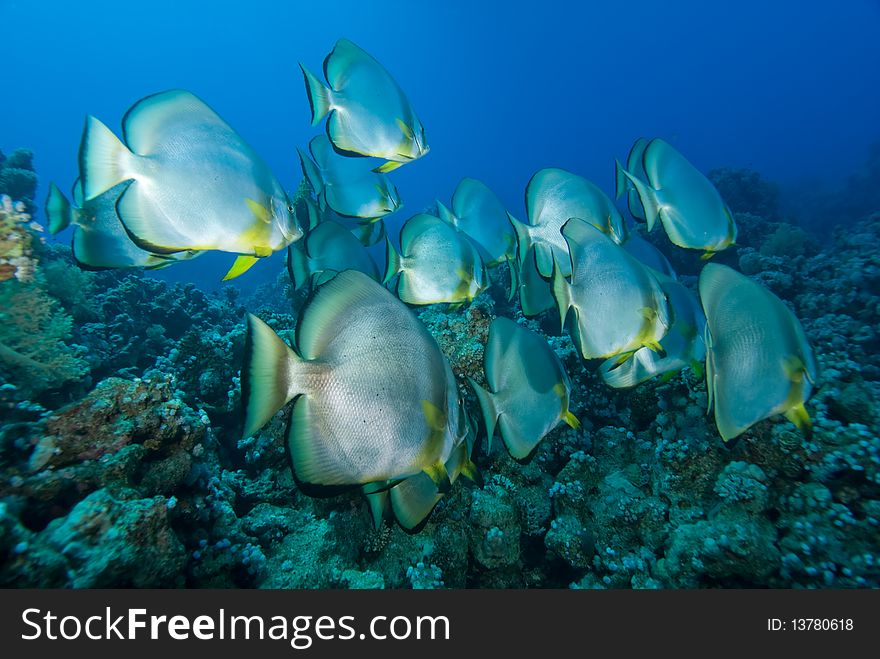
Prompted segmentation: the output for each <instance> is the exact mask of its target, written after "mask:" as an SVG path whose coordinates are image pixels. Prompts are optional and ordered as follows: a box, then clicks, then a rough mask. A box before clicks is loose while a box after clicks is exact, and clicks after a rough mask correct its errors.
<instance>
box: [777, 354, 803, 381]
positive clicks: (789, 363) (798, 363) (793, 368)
mask: <svg viewBox="0 0 880 659" xmlns="http://www.w3.org/2000/svg"><path fill="white" fill-rule="evenodd" d="M782 368H783V370H784V371H785V376H786V377H787V378H788V379H789V380H790V381H791V382H793V383H795V384H799V383H800V382H803V379H804V375H805V374H806V372H807V368H806V366H804V362H803V361H802V360H801V358H800V357H798V356H797V355H789V356H787V357H785V358H784V359H783V361H782Z"/></svg>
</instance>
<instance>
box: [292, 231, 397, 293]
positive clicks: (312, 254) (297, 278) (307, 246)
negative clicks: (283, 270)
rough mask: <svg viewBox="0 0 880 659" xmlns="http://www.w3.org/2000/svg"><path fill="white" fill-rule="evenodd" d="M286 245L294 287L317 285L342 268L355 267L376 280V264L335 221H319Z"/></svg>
mask: <svg viewBox="0 0 880 659" xmlns="http://www.w3.org/2000/svg"><path fill="white" fill-rule="evenodd" d="M287 249H288V252H287V270H288V273H289V274H290V280H291V281H292V282H293V285H294V288H295V289H300V288H302V287H303V286H305V285H312V286H318V285H320V284H322V283H324V282H325V281H327V280H328V279H330V278H331V277H333V276H334V275H335V274H336V273H338V272H342V271H343V270H357V271H358V272H363V273H364V274H365V275H367V276H368V277H370V278H371V279H374V280H376V281H378V280H379V276H380V275H379V268H378V267H377V266H376V262H375V261H373V259H372V257H371V256H370V254H369V252H368V251H367V249H366V248H365V247H364V246H363V244H361V242H360V241H359V240H358V239H357V237H356V236H355V235H354V234H353V233H352V232H351V231H349V230H348V229H346V228H345V227H343V226H340V225H339V224H337V223H336V222H329V221H328V222H321V223H320V224H318V226H316V227H315V228H314V229H312V230H311V231H309V235H308V236H306V238H305V240H301V241H299V242H297V243H294V244H293V245H291V246H290V247H288V248H287Z"/></svg>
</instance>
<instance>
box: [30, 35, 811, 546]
mask: <svg viewBox="0 0 880 659" xmlns="http://www.w3.org/2000/svg"><path fill="white" fill-rule="evenodd" d="M300 66H301V68H302V73H303V76H304V79H305V86H306V92H307V96H308V100H309V105H310V107H311V115H312V116H311V121H312V126H316V125H318V124H319V123H320V122H321V121H323V120H324V119H325V118H326V124H325V126H326V134H319V135H317V136H316V137H314V139H312V140H311V141H310V142H309V144H308V145H307V148H305V149H298V153H299V159H300V163H301V166H302V173H303V177H304V179H303V180H304V185H305V186H307V189H308V191H307V192H306V193H305V194H299V195H296V196H294V195H290V194H288V193H287V192H286V191H285V189H284V188H283V186H282V185H281V183H280V182H279V180H278V179H277V178H276V177H275V175H274V174H273V173H272V171H271V170H270V169H269V167H268V165H267V164H266V163H265V162H264V161H263V160H262V159H261V158H260V156H259V155H258V154H257V153H256V152H255V151H254V150H253V149H252V148H251V147H250V146H249V145H248V144H247V143H246V142H245V141H244V140H243V139H242V138H241V137H240V136H239V135H238V133H236V131H235V130H234V129H233V128H232V127H230V126H229V125H228V124H227V123H226V122H225V121H224V120H223V119H222V118H221V117H220V116H219V115H218V114H217V113H216V112H214V111H213V110H212V109H211V108H210V107H209V106H208V105H207V104H205V103H204V102H203V101H201V100H200V99H199V98H197V97H196V96H195V95H193V94H191V93H189V92H187V91H182V90H171V91H166V92H161V93H158V94H154V95H152V96H148V97H146V98H144V99H142V100H140V101H138V102H137V103H136V104H135V105H134V106H132V107H131V109H130V110H129V111H128V112H127V113H126V114H125V116H124V117H123V119H122V139H120V138H119V137H117V136H116V135H115V134H114V133H113V132H112V131H111V130H110V129H109V128H107V126H106V125H105V124H103V123H101V122H100V121H99V120H98V119H96V118H95V117H91V116H89V117H88V118H87V120H86V125H85V129H84V131H83V135H82V140H81V143H80V149H79V177H78V178H77V180H76V181H75V182H74V184H73V191H72V203H71V201H69V200H68V199H67V198H66V197H65V196H64V194H63V193H62V192H61V190H60V189H59V188H58V187H57V186H56V185H54V184H52V185H51V186H50V191H49V197H48V200H47V202H46V212H47V215H48V217H49V228H50V231H51V232H52V233H58V232H59V231H62V230H64V229H66V228H68V227H69V226H70V225H73V226H74V228H73V240H72V249H73V256H74V258H75V260H76V262H77V263H78V264H79V265H80V267H82V268H85V269H107V268H163V267H166V266H169V265H173V264H174V263H176V262H178V261H182V260H188V259H192V258H195V257H197V256H199V255H200V254H201V253H202V252H205V251H208V250H217V251H222V252H229V253H231V254H234V255H236V258H235V260H234V262H233V263H232V265H231V267H230V269H229V271H228V272H227V274H226V276H225V277H224V279H232V278H234V277H237V276H239V275H241V274H242V273H244V272H245V271H246V270H248V269H249V268H250V267H252V266H253V265H254V264H255V263H256V262H257V261H258V260H260V259H261V258H264V257H267V256H269V255H271V254H273V253H274V252H278V251H280V250H282V249H285V248H287V250H288V252H287V264H288V270H289V273H290V278H291V280H292V282H293V284H294V286H295V287H296V288H302V287H308V288H309V289H310V290H312V291H313V294H312V296H311V298H310V299H309V301H308V302H307V303H306V304H305V306H304V308H303V309H301V315H300V319H299V322H298V324H297V326H296V336H295V341H294V342H293V343H294V345H293V346H290V345H288V344H287V343H285V342H284V341H283V340H282V339H281V338H280V337H279V336H278V335H277V334H276V333H275V331H274V330H272V329H271V328H270V327H269V326H268V325H266V324H265V323H264V322H263V321H261V320H260V319H259V318H257V317H256V316H253V315H248V317H247V321H246V322H247V327H248V332H247V341H246V346H245V359H244V364H243V366H242V373H241V375H242V401H243V412H244V429H243V433H244V436H246V437H247V436H250V435H252V434H253V433H256V432H257V431H258V430H260V428H262V427H263V426H264V425H265V424H266V423H267V422H268V421H269V419H271V418H272V417H273V416H274V415H275V414H276V413H277V412H278V411H279V410H280V409H282V408H283V407H284V406H285V405H286V404H287V403H288V402H290V401H291V400H293V401H294V403H293V408H292V411H291V418H290V423H289V426H288V430H287V446H288V449H289V454H290V457H291V462H292V469H293V474H294V477H295V478H296V481H297V483H298V484H299V486H300V487H301V489H302V490H303V491H304V492H306V493H308V494H312V495H322V494H331V493H335V492H338V491H339V489H340V488H350V487H361V488H362V491H363V493H364V495H365V496H366V497H367V499H368V501H369V503H370V508H371V510H372V513H373V516H374V520H375V523H376V524H377V525H380V524H382V523H384V520H385V519H389V518H393V519H395V520H396V521H397V522H398V523H399V524H400V525H401V527H403V528H404V529H406V530H408V531H410V532H416V531H418V530H419V529H420V528H421V527H422V526H423V525H424V523H425V522H426V520H427V518H428V516H429V515H430V513H431V511H432V509H433V508H434V506H435V505H436V504H437V503H438V501H440V499H441V498H442V497H443V496H444V495H445V494H446V493H448V491H449V488H450V487H451V486H452V484H453V483H454V482H455V481H456V480H457V479H458V477H459V476H462V475H463V476H465V477H466V478H468V479H470V480H476V481H479V478H480V477H479V473H478V471H477V468H476V466H475V465H474V462H473V461H472V456H473V453H474V447H475V445H476V444H477V441H476V440H477V430H476V428H475V426H474V423H473V422H472V420H471V415H470V414H469V412H468V410H467V409H465V405H464V402H463V400H462V399H461V397H460V396H459V388H458V383H457V381H456V379H455V377H454V375H453V373H452V370H451V368H450V365H449V362H448V361H447V359H446V357H444V355H443V353H442V352H441V351H440V347H439V345H438V344H437V342H436V341H435V339H434V338H433V337H432V336H431V335H430V334H429V333H428V331H427V329H426V328H425V327H424V326H423V325H422V324H421V322H420V321H419V320H418V318H417V317H416V316H415V314H414V313H413V312H412V310H410V308H409V307H408V306H407V305H428V304H439V303H446V304H450V305H462V304H466V303H468V302H469V301H470V300H473V299H474V298H475V297H476V296H477V295H479V294H480V293H481V292H482V291H483V290H485V289H486V288H487V287H488V285H489V277H488V270H489V269H492V268H497V267H500V266H504V267H507V268H509V272H510V282H511V285H510V299H515V298H516V297H518V299H519V303H520V306H521V308H522V311H523V313H524V314H525V315H526V316H535V315H537V314H540V313H542V312H545V311H547V310H550V309H553V308H554V307H555V308H556V309H557V310H558V312H559V319H560V323H561V327H562V328H563V329H565V328H567V329H568V331H569V332H570V335H571V338H572V341H573V343H574V345H575V347H576V349H577V350H578V352H579V353H580V355H581V357H582V358H583V359H584V360H592V359H601V360H603V361H602V362H601V365H600V366H599V373H600V375H601V377H602V378H603V379H604V381H605V382H606V383H607V384H608V385H609V386H611V387H615V388H624V387H634V386H636V385H638V384H640V383H642V382H645V381H647V380H649V379H651V378H653V377H655V376H663V377H671V375H673V374H674V373H676V372H678V371H679V370H681V369H683V368H687V367H690V368H693V369H694V370H695V371H696V372H697V373H698V374H701V373H702V372H703V371H705V377H706V385H707V389H708V396H709V411H711V410H713V409H714V415H715V422H716V425H717V428H718V432H719V434H720V435H721V437H722V439H723V440H724V442H729V441H731V440H733V439H734V438H736V437H737V436H739V435H740V434H742V433H743V432H745V431H746V430H747V429H748V428H749V427H751V426H752V425H754V424H755V423H757V422H758V421H761V420H763V419H766V418H768V417H770V416H772V415H776V414H784V415H786V417H787V418H788V419H790V420H791V421H792V422H794V423H795V424H796V425H797V427H798V428H799V429H800V430H801V431H802V432H804V433H806V434H809V432H810V429H811V425H810V417H809V415H808V414H807V411H806V410H805V408H804V403H805V402H806V401H807V399H808V398H809V396H810V393H811V390H812V388H813V384H814V382H815V380H816V362H815V360H814V358H813V354H812V351H811V348H810V346H809V344H808V343H807V340H806V337H805V334H804V331H803V328H802V327H801V324H800V322H799V321H798V319H797V318H796V317H795V316H794V314H793V313H792V312H791V310H790V309H789V308H788V307H787V306H786V305H785V304H784V303H783V302H782V301H781V300H780V299H779V298H777V297H776V296H775V295H773V294H772V293H771V292H770V291H768V290H767V289H765V288H764V287H762V286H761V285H759V284H757V283H755V282H754V281H752V280H751V279H749V278H748V277H746V276H745V275H742V274H740V273H738V272H736V271H735V270H733V269H731V268H729V267H726V266H723V265H719V264H715V263H710V264H707V265H705V266H704V267H703V269H702V272H701V274H700V277H699V291H698V292H699V296H697V295H695V294H694V292H692V291H691V290H690V289H688V288H687V287H686V286H685V285H684V284H682V283H681V282H680V281H678V279H677V276H676V273H675V271H674V270H673V268H672V267H671V265H670V263H669V261H668V260H667V259H666V258H665V257H664V255H663V254H662V253H661V252H660V251H659V250H658V249H657V248H655V247H654V246H653V245H651V244H650V243H649V242H647V241H645V240H644V239H642V238H640V237H639V236H638V235H637V234H636V233H632V234H630V233H629V231H628V230H627V223H626V221H625V220H624V218H623V216H622V214H621V213H620V211H619V210H618V209H617V207H616V206H615V203H614V201H613V200H612V199H611V198H609V196H608V195H606V194H605V193H604V192H603V191H602V190H601V189H600V188H599V187H597V186H596V185H594V184H593V183H591V182H590V181H588V180H586V179H584V178H582V177H581V176H578V175H577V174H573V173H571V172H568V171H565V170H563V169H558V168H552V167H550V168H545V169H541V170H540V171H538V172H536V173H535V174H534V176H532V178H531V180H530V181H529V183H528V185H527V187H526V190H525V213H526V215H525V217H526V221H525V222H522V221H519V220H517V219H515V218H514V217H513V216H512V215H511V214H510V213H509V212H508V211H507V210H506V209H505V207H504V205H503V203H502V202H501V201H500V200H499V199H498V197H497V196H496V195H495V194H494V193H493V192H492V191H491V190H490V189H489V188H488V187H487V186H486V185H484V184H483V183H481V182H480V181H478V180H476V179H473V178H463V179H462V180H461V182H460V183H459V184H458V187H457V188H456V190H455V192H454V194H453V195H452V200H451V204H450V205H449V206H448V207H447V206H446V205H444V204H442V203H440V202H438V203H437V210H436V214H429V213H419V214H416V215H414V216H413V217H411V218H410V219H409V220H407V221H406V222H405V223H404V224H403V226H402V228H401V230H400V235H399V240H398V244H397V246H395V244H394V242H393V241H392V239H391V238H390V237H389V236H387V235H386V231H385V226H384V223H383V219H382V218H384V217H385V216H387V215H389V214H390V213H394V212H395V211H397V210H398V209H399V208H400V207H401V205H402V202H401V198H400V194H399V192H398V190H397V188H396V187H395V185H394V184H393V183H392V182H391V181H390V180H389V178H388V172H391V171H393V170H395V169H396V168H398V167H400V166H402V165H404V164H406V163H409V162H411V161H413V160H417V159H419V158H421V157H423V156H424V155H425V154H427V153H428V151H429V146H428V142H427V140H426V137H425V130H424V128H423V126H422V124H421V122H420V120H419V118H418V116H417V115H416V112H415V110H414V109H413V108H412V106H411V104H410V102H409V100H408V99H407V97H406V95H405V94H404V92H403V91H402V90H401V88H400V86H399V85H398V84H397V82H396V81H395V80H394V78H392V76H391V75H390V74H389V73H388V72H387V71H386V70H385V68H384V67H383V66H382V65H381V64H380V63H379V62H378V61H376V60H375V59H374V58H373V57H371V56H370V55H369V54H367V53H366V52H365V51H363V50H362V49H361V48H359V47H358V46H356V45H355V44H354V43H352V42H351V41H348V40H346V39H340V40H339V41H338V42H337V43H336V45H335V47H334V48H333V50H332V51H331V52H330V54H329V55H328V56H327V57H326V59H325V60H324V65H323V72H324V78H325V80H324V81H322V80H321V79H320V78H318V77H317V76H315V75H314V74H313V73H312V72H311V71H310V70H309V69H308V68H306V67H305V66H303V65H300ZM377 162H378V164H376V163H377ZM616 196H617V198H621V197H625V199H626V205H627V206H628V209H629V212H630V214H631V215H632V216H633V217H634V218H636V219H637V220H640V221H642V222H645V223H646V228H647V231H649V232H650V231H651V230H652V229H653V228H654V225H655V224H656V222H657V220H658V219H659V220H660V223H661V224H662V226H663V229H664V231H665V232H666V234H667V236H668V237H669V239H670V241H671V242H672V243H673V244H674V245H676V246H678V247H682V248H685V249H692V250H700V251H702V252H703V254H702V258H703V259H708V258H710V257H711V256H712V255H713V254H714V253H715V252H719V251H721V250H724V249H726V248H727V247H729V246H730V245H732V244H734V242H735V240H736V232H737V228H736V223H735V221H734V218H733V215H732V213H731V212H730V209H729V208H728V207H727V205H726V204H725V203H724V201H723V200H722V198H721V196H720V195H719V193H718V191H717V190H716V189H715V187H714V186H713V185H712V184H711V183H710V182H709V180H708V179H707V178H706V177H705V176H704V175H703V174H702V173H700V172H699V171H698V170H697V169H696V168H695V167H694V166H693V165H691V163H690V162H688V160H687V159H685V157H684V156H682V155H681V154H680V153H679V152H678V151H677V150H676V149H674V148H673V147H672V146H670V145H669V144H668V143H667V142H665V141H663V140H662V139H659V138H658V139H651V140H647V139H644V138H640V139H638V140H637V141H636V142H635V144H634V145H633V147H632V149H631V151H630V152H629V156H628V158H627V160H626V165H625V166H624V165H622V164H621V163H620V162H617V163H616ZM383 239H384V247H385V254H386V257H385V263H384V266H385V267H384V274H383V273H382V272H381V268H380V266H379V265H378V264H377V263H376V262H375V261H374V259H373V257H372V256H371V254H370V248H371V247H372V248H373V249H374V250H375V249H380V248H381V246H382V245H381V242H382V240H383ZM704 363H705V368H704V366H703V364H704ZM484 368H485V375H486V382H487V386H486V387H485V388H484V387H482V386H480V385H479V384H477V383H476V382H473V381H471V382H470V384H471V386H472V388H473V391H474V394H475V396H476V400H477V403H478V405H479V408H480V410H479V412H480V414H479V415H477V416H479V417H481V418H482V420H483V427H484V428H485V434H486V437H487V440H488V442H489V446H491V442H492V438H493V436H494V435H495V434H496V431H497V433H498V434H499V435H500V437H501V439H502V441H503V442H504V444H505V446H506V447H507V450H508V451H509V453H510V455H511V456H512V457H513V458H515V459H516V460H521V461H522V460H527V459H529V457H530V456H531V455H532V454H533V453H534V451H535V449H536V447H537V446H538V444H539V442H540V441H541V439H542V438H543V437H544V436H545V435H547V433H549V432H550V431H551V430H553V429H554V428H555V427H556V426H557V425H558V424H560V423H566V424H568V425H570V426H571V427H573V428H577V427H578V426H579V425H580V424H579V422H578V419H577V418H575V416H574V415H573V414H572V413H571V412H570V411H569V396H570V392H571V385H570V382H569V377H568V375H567V374H566V372H565V369H564V367H563V365H562V363H561V362H560V360H559V358H558V357H557V356H556V354H555V353H554V351H553V349H552V348H551V347H550V345H549V344H548V343H547V341H546V340H545V339H544V338H543V337H541V336H539V335H538V334H535V333H534V332H532V331H530V330H528V329H526V328H525V327H523V326H522V325H519V324H517V323H516V322H514V321H513V320H510V319H508V318H503V317H498V318H495V319H494V320H493V321H492V323H491V325H490V329H489V336H488V341H487V344H486V347H485V353H484Z"/></svg>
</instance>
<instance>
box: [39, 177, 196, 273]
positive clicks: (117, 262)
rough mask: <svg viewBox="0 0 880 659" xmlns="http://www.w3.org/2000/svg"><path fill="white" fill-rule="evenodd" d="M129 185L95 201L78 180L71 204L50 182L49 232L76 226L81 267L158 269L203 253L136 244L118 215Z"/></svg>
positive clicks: (76, 257)
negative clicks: (159, 251) (159, 250)
mask: <svg viewBox="0 0 880 659" xmlns="http://www.w3.org/2000/svg"><path fill="white" fill-rule="evenodd" d="M129 185H130V182H128V181H127V182H125V183H120V184H119V185H117V186H114V187H112V188H110V189H109V190H107V192H105V193H103V194H100V195H98V196H97V197H95V198H94V199H92V200H91V201H83V195H82V183H81V181H80V180H79V179H77V181H76V183H74V195H73V196H74V203H73V204H71V203H70V202H69V201H68V200H67V197H65V196H64V194H63V193H62V192H61V190H59V189H58V186H56V185H55V184H54V183H50V184H49V195H48V198H47V199H46V215H47V216H48V218H49V232H50V233H52V234H56V233H58V232H59V231H63V230H64V229H66V228H67V227H69V226H70V225H71V224H72V225H74V227H75V229H74V232H73V242H72V250H73V258H74V260H75V261H76V262H77V264H78V265H79V266H80V267H81V268H83V269H87V270H105V269H112V268H146V269H157V268H164V267H167V266H169V265H173V264H174V263H177V262H178V261H183V260H188V259H192V258H194V257H196V256H198V255H199V254H201V252H193V251H186V252H176V253H174V254H153V253H152V252H148V251H146V250H143V249H141V248H140V247H138V246H137V245H135V244H134V243H133V242H132V240H131V238H129V237H128V233H126V231H125V228H124V227H123V226H122V223H121V222H120V221H119V217H118V216H117V215H116V202H117V201H118V200H119V197H120V195H121V194H122V193H123V192H125V189H126V188H127V187H128V186H129Z"/></svg>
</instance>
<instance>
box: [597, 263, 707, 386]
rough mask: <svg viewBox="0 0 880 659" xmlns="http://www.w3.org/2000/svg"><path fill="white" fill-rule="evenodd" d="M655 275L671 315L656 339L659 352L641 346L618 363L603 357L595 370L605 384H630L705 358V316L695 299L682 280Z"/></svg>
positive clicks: (673, 370)
mask: <svg viewBox="0 0 880 659" xmlns="http://www.w3.org/2000/svg"><path fill="white" fill-rule="evenodd" d="M657 279H658V280H659V281H660V286H661V288H662V289H663V292H664V293H666V298H667V300H668V301H669V305H670V307H672V316H673V322H672V326H671V327H670V328H669V331H668V332H666V335H665V336H664V337H663V338H662V339H661V340H660V347H661V348H662V349H663V355H662V356H661V354H658V353H657V352H655V351H654V350H651V349H650V348H647V347H643V348H639V349H638V350H636V352H635V353H634V354H633V356H632V358H631V359H628V360H627V361H625V362H623V363H622V364H620V363H618V361H617V360H616V359H615V358H613V357H612V358H611V359H608V360H606V361H605V362H604V363H603V364H602V366H600V367H599V373H600V374H601V375H602V378H603V379H604V380H605V383H606V384H607V385H609V386H611V387H614V388H616V389H620V388H629V387H634V386H636V385H638V384H641V383H642V382H646V381H647V380H650V379H651V378H653V377H655V376H657V375H662V374H664V373H673V372H675V371H680V370H681V369H683V368H686V367H688V366H694V365H695V364H696V365H699V364H701V363H702V362H703V360H704V359H705V358H706V346H705V344H704V343H703V332H704V331H705V327H706V316H705V315H704V314H703V310H702V308H701V307H700V303H699V301H698V300H697V298H696V297H695V296H694V294H693V293H691V292H690V291H689V290H688V289H687V288H686V287H685V286H684V285H683V284H681V283H679V282H677V281H675V280H673V279H670V278H667V277H664V276H662V275H659V274H658V276H657ZM696 368H699V366H696Z"/></svg>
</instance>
